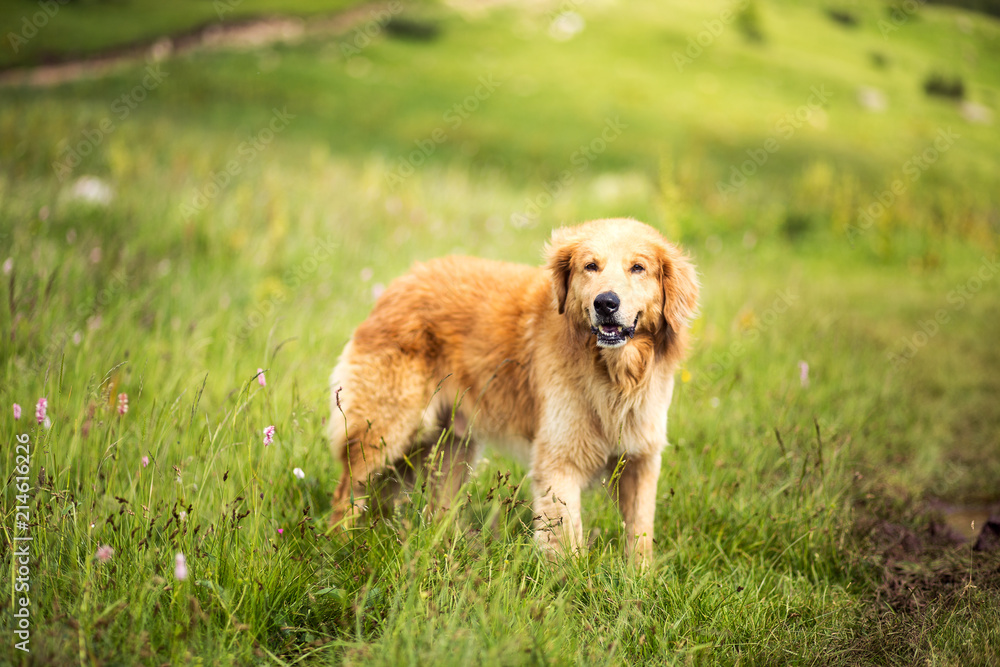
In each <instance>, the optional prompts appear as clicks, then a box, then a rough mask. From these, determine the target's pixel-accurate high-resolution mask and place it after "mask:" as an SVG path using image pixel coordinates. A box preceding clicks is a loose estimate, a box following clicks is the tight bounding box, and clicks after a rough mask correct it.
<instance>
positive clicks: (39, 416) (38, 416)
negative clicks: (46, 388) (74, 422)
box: [35, 398, 49, 424]
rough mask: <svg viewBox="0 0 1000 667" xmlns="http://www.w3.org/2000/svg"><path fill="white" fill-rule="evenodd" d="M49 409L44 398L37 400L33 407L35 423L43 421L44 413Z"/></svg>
mask: <svg viewBox="0 0 1000 667" xmlns="http://www.w3.org/2000/svg"><path fill="white" fill-rule="evenodd" d="M48 407H49V402H48V400H46V399H44V398H40V399H38V404H37V405H36V406H35V421H37V422H38V423H39V424H41V423H42V422H44V421H45V411H46V409H47V408H48Z"/></svg>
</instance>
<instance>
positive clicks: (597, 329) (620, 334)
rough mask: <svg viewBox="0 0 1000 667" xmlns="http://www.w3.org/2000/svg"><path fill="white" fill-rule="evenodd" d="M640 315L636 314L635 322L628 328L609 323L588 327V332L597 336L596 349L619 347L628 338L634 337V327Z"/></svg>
mask: <svg viewBox="0 0 1000 667" xmlns="http://www.w3.org/2000/svg"><path fill="white" fill-rule="evenodd" d="M640 314H641V313H636V316H635V321H634V322H632V326H630V327H626V326H623V325H621V324H618V323H616V322H610V321H609V322H602V323H601V324H598V325H597V326H592V327H590V332H591V333H592V334H595V335H596V336H597V347H621V346H622V345H624V344H625V343H626V342H627V341H628V339H629V338H632V337H633V336H635V327H636V325H637V324H638V323H639V315H640Z"/></svg>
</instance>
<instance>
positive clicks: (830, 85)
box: [0, 0, 1000, 665]
mask: <svg viewBox="0 0 1000 667" xmlns="http://www.w3.org/2000/svg"><path fill="white" fill-rule="evenodd" d="M246 2H247V4H246V6H245V7H243V9H242V10H241V11H245V12H246V13H255V12H260V13H268V12H272V11H277V9H276V8H275V5H274V4H273V3H267V2H264V1H263V0H262V1H261V2H257V1H256V0H254V1H253V2H252V1H251V0H246ZM195 4H196V3H192V4H191V5H190V8H188V9H185V10H184V12H181V11H180V10H178V13H177V14H176V15H174V16H173V17H172V18H170V19H169V20H167V19H161V18H157V14H156V13H155V12H154V13H152V14H149V13H146V14H143V16H145V17H146V18H145V19H143V20H144V21H147V22H148V24H143V23H142V21H138V20H136V21H132V22H131V23H130V25H131V26H132V27H133V29H134V30H135V34H134V36H128V39H129V40H131V39H145V38H150V39H152V38H153V36H155V35H156V34H166V33H169V32H171V31H173V30H179V29H188V28H190V27H191V26H193V25H196V24H197V23H198V22H199V21H202V20H206V19H205V18H204V16H207V19H208V20H210V19H211V18H212V15H213V14H214V11H213V12H208V11H207V10H206V6H208V5H198V6H197V7H196V6H195ZM300 4H301V6H299V5H294V6H291V7H290V8H288V9H287V10H286V11H296V12H301V13H304V14H311V13H314V12H317V11H320V10H321V9H325V10H331V9H339V8H341V7H344V6H347V5H348V4H351V3H346V2H340V3H326V4H322V5H321V4H320V3H311V2H308V3H307V2H303V3H300ZM142 5H143V3H133V4H132V5H129V7H130V8H129V9H127V11H126V12H125V14H126V16H127V12H128V11H136V12H138V13H142V12H141V10H142ZM841 6H843V7H844V8H845V9H844V11H845V12H847V13H848V14H849V15H850V16H851V17H853V20H854V24H845V23H844V22H843V21H842V20H835V19H834V18H833V17H832V16H831V13H830V10H829V8H828V7H827V6H826V5H824V4H822V3H813V2H809V3H791V2H785V1H783V0H769V1H767V2H753V3H737V4H736V5H731V4H729V3H715V2H713V3H707V4H706V3H700V2H675V3H674V2H672V3H669V5H664V3H661V2H655V1H652V0H648V1H647V0H638V1H636V2H633V3H629V4H628V5H627V6H625V5H622V4H613V3H604V2H592V3H591V2H587V3H583V2H580V3H570V4H567V3H563V5H561V6H560V5H556V4H552V5H547V4H538V5H536V4H533V3H499V4H498V5H496V6H493V7H489V8H487V9H482V8H480V7H479V6H478V5H476V4H474V3H461V2H454V3H450V4H438V3H420V4H414V5H406V6H405V8H404V9H403V10H401V11H399V12H394V13H392V21H391V22H389V23H386V20H385V12H384V11H383V12H382V13H381V14H378V15H377V16H379V17H382V18H379V19H377V20H376V18H372V19H369V20H367V21H365V20H362V21H361V22H360V23H359V24H358V26H356V28H360V29H361V32H360V33H359V32H358V31H357V30H355V29H349V30H347V31H345V32H342V33H339V34H335V35H325V36H317V35H313V36H309V37H308V38H306V39H304V40H303V41H300V42H296V43H284V44H282V43H279V44H272V45H268V46H261V47H257V48H253V49H239V48H223V49H219V50H205V51H201V52H196V53H191V54H186V55H183V56H179V57H167V58H165V59H163V60H160V61H155V62H154V61H149V62H144V61H140V62H135V63H132V64H130V65H125V66H122V67H120V68H118V69H116V70H115V71H114V72H112V73H110V74H108V75H106V76H102V77H99V78H83V79H81V80H78V81H75V82H70V83H66V84H63V85H60V86H58V87H54V88H29V87H16V86H13V87H12V86H7V87H4V88H3V89H0V255H2V256H0V262H3V264H2V272H3V273H2V281H0V284H2V288H0V289H2V291H3V297H4V298H3V303H4V307H2V308H0V332H2V334H3V335H2V336H0V378H2V381H0V425H2V433H3V438H4V442H5V443H10V444H9V445H5V447H4V456H3V465H4V468H3V470H4V478H5V480H7V484H6V488H5V491H4V495H3V497H2V505H0V514H2V517H3V524H2V525H3V532H4V538H5V544H6V545H8V548H7V549H5V550H4V553H3V564H2V575H0V576H2V586H0V590H2V591H3V593H2V595H3V604H4V607H5V609H9V610H11V613H5V614H4V623H3V633H4V638H3V641H2V642H0V663H4V664H17V665H50V664H79V665H118V664H121V665H131V664H143V665H162V664H179V665H188V664H190V665H200V664H220V665H245V664H278V665H293V664H295V665H325V664H385V665H398V664H435V665H438V664H440V665H450V664H457V665H469V664H491V665H492V664H504V665H508V664H509V665H520V664H525V665H528V664H540V665H544V664H558V665H563V664H594V665H602V664H607V665H618V664H647V663H648V664H664V663H667V664H823V665H828V664H835V665H854V664H892V665H912V664H917V663H925V664H934V665H954V664H962V665H979V664H982V665H990V664H997V662H998V660H1000V658H998V656H1000V634H998V633H997V628H998V627H1000V552H998V551H975V550H973V549H972V542H971V541H965V542H962V541H961V540H960V539H958V537H957V535H956V531H957V529H958V528H957V527H956V526H954V525H952V524H953V523H954V522H952V524H949V517H950V516H954V515H956V514H961V513H962V511H965V510H969V511H971V512H973V514H976V513H980V512H987V513H988V511H989V510H990V509H991V508H992V509H1000V508H997V505H998V503H1000V491H998V485H997V479H1000V401H998V400H997V397H998V394H1000V379H998V378H1000V351H998V348H997V346H996V343H995V338H996V333H997V331H998V325H1000V290H998V285H1000V265H998V264H997V262H998V227H1000V189H998V188H997V182H998V165H997V159H996V156H997V155H1000V134H998V133H997V131H996V126H995V125H994V124H992V122H993V121H992V120H991V119H990V116H989V114H988V113H987V115H986V118H985V122H982V121H983V117H982V112H981V111H980V112H979V114H980V115H979V116H978V117H977V119H978V120H977V119H973V120H970V116H969V113H970V112H969V107H968V106H963V104H965V105H968V104H971V103H974V104H975V105H976V106H975V108H976V109H985V110H987V111H989V110H994V111H993V113H994V114H995V110H996V109H998V108H1000V23H998V22H997V21H996V20H994V19H990V18H987V17H985V16H982V15H978V14H975V13H970V12H966V11H964V10H960V9H954V8H945V7H938V6H920V8H919V9H918V10H917V11H913V12H907V11H905V9H904V8H903V7H904V6H903V5H900V6H898V7H894V6H889V5H883V4H881V3H865V4H861V3H850V2H844V3H840V4H838V7H841ZM184 7H188V5H184ZM378 9H382V10H384V9H385V8H384V7H383V6H379V7H373V8H372V12H373V13H372V16H373V17H375V16H376V14H375V12H376V11H377V10H378ZM11 11H12V10H10V9H9V8H5V9H4V10H3V12H4V14H3V17H4V21H5V22H4V25H5V26H6V25H7V24H8V23H10V24H11V25H17V21H18V19H17V16H15V15H14V14H7V13H8V12H11ZM102 11H106V7H104V5H103V4H102V3H80V5H79V6H77V5H75V4H74V5H70V6H67V7H66V8H63V9H61V10H60V13H59V14H57V15H56V16H54V17H53V18H52V21H51V25H48V26H47V27H45V28H44V29H43V30H40V32H39V35H38V36H37V37H36V38H35V39H37V40H40V41H38V42H35V43H34V44H35V46H32V47H31V48H32V49H35V51H31V50H30V49H29V50H28V51H27V52H26V53H28V55H23V54H22V56H21V58H22V60H20V61H18V60H17V59H16V58H14V56H12V55H11V54H10V53H8V52H5V53H4V56H3V57H4V58H6V59H7V60H6V61H4V64H11V63H15V64H30V63H32V62H34V60H33V59H35V58H36V56H37V54H38V53H41V52H42V51H45V50H51V49H52V48H55V47H54V46H53V45H60V44H64V45H68V46H66V48H65V49H64V50H65V51H66V52H67V53H69V54H75V53H78V52H87V51H91V50H94V49H97V48H101V47H108V46H116V45H117V44H112V43H111V41H110V40H111V35H116V34H118V35H119V36H120V31H119V32H117V33H116V31H115V30H112V29H111V28H112V27H113V26H109V24H107V23H103V22H101V21H100V20H99V19H100V16H99V13H100V12H102ZM567 11H568V12H569V13H568V14H567V13H565V12H567ZM63 12H66V13H65V14H64V13H63ZM74 12H75V13H79V14H80V16H76V14H74ZM95 13H96V14H95ZM95 16H96V18H95ZM60 17H62V20H63V21H64V23H62V24H60V23H59V19H60ZM182 19H183V20H182ZM122 20H124V19H122ZM87 21H92V22H94V23H95V24H100V25H101V26H103V27H102V28H96V27H95V28H92V29H88V30H84V29H79V30H74V26H86V25H89V24H88V23H87ZM74 22H76V23H74ZM887 26H888V27H887ZM140 28H141V30H140ZM46 31H49V32H46ZM57 31H65V33H64V34H65V35H68V34H70V33H72V34H74V35H76V36H75V37H72V38H70V37H60V36H59V35H60V33H58V32H57ZM102 31H103V32H102ZM365 31H367V32H365ZM5 32H6V31H5ZM88 35H89V36H88ZM65 40H70V41H68V42H67V41H65ZM74 40H75V41H74ZM692 45H694V46H692ZM31 53H35V54H36V56H32V55H31ZM37 57H40V56H37ZM936 75H939V76H942V77H944V78H946V79H949V80H954V79H956V78H957V79H959V80H961V81H962V82H963V86H964V92H963V96H964V100H955V99H952V98H947V97H941V96H935V95H928V94H927V93H926V91H925V84H926V82H927V81H928V80H929V79H930V78H933V77H934V76H936ZM872 90H874V91H876V92H877V93H878V94H880V95H882V96H883V97H884V100H883V103H882V105H881V107H880V108H875V107H879V104H877V103H875V104H874V106H873V103H871V102H866V101H865V100H869V99H870V98H872V95H873V94H874V93H872V92H871V91H872ZM878 94H874V95H875V97H876V98H878ZM603 216H633V217H636V218H638V219H641V220H644V221H646V222H649V223H651V224H653V225H654V226H656V227H657V228H659V229H661V230H663V231H664V233H665V234H666V235H667V236H668V237H670V238H672V239H675V240H676V241H678V242H679V243H680V244H681V245H682V246H683V247H684V248H685V249H686V250H687V251H688V252H689V253H690V254H691V256H692V257H693V259H694V261H695V263H696V264H697V266H698V269H699V272H700V275H701V279H702V283H703V291H702V307H701V315H700V317H699V319H698V320H697V321H696V323H695V325H694V327H695V328H694V339H695V340H694V344H693V346H692V352H691V355H690V357H689V359H688V360H687V362H686V364H685V366H684V368H683V369H682V371H681V373H680V378H679V382H678V388H677V392H676V394H675V398H674V403H673V405H672V406H671V412H670V427H669V428H670V430H669V439H670V442H671V447H670V448H669V449H668V450H667V451H666V452H665V454H664V472H663V474H662V477H661V479H660V486H659V492H660V502H659V503H658V508H657V512H658V513H657V542H656V546H655V562H654V563H653V565H652V566H651V567H650V568H649V570H648V571H637V570H636V569H635V568H634V567H633V566H632V565H631V564H630V563H629V561H628V560H627V559H626V558H624V553H623V552H624V544H623V539H622V530H621V525H620V520H619V517H618V515H617V510H616V509H615V506H614V502H613V500H612V499H611V497H610V495H609V492H608V491H607V489H606V488H604V487H603V486H596V487H595V488H594V489H592V490H591V491H589V492H588V493H587V495H586V496H585V508H584V517H585V531H587V532H588V538H589V548H588V550H587V552H586V553H585V554H584V555H583V556H581V557H579V558H575V559H565V560H560V561H558V562H555V563H550V562H549V561H548V560H547V559H546V558H545V557H544V556H543V555H542V554H540V553H539V551H538V550H537V548H536V547H535V546H534V544H533V542H532V538H531V528H530V523H531V516H532V513H531V508H530V494H529V492H528V486H529V485H530V480H526V479H525V473H526V471H525V468H524V466H523V465H521V464H520V463H519V462H517V461H513V460H508V459H506V458H503V457H499V456H496V455H494V454H493V453H490V454H488V457H487V459H486V460H484V461H483V462H482V464H481V466H480V467H479V468H478V469H477V474H476V478H475V479H474V480H473V481H472V482H470V483H469V484H468V485H467V486H466V487H465V489H463V492H462V493H461V494H460V496H459V497H458V498H456V499H455V500H454V502H453V503H451V505H450V510H449V511H448V512H447V513H445V514H444V515H443V516H431V515H429V514H428V513H426V512H425V511H424V507H425V500H424V499H423V498H422V496H421V494H420V492H419V490H417V491H415V492H414V493H412V494H411V496H410V498H409V502H407V503H402V504H400V505H398V506H397V508H396V509H395V511H393V512H389V513H387V514H385V515H383V516H379V517H377V518H373V519H372V521H371V522H370V523H369V524H366V525H364V526H362V527H359V528H356V529H354V530H351V531H348V532H341V531H331V530H329V529H328V525H327V517H328V514H329V502H330V496H331V494H332V492H333V490H334V488H335V484H336V480H337V478H338V475H339V472H340V471H339V464H338V463H337V462H336V461H334V460H333V459H332V457H331V456H330V454H329V449H328V447H327V444H326V438H325V435H324V434H325V432H326V421H327V420H328V419H329V418H330V396H329V389H328V387H327V384H326V383H327V379H328V376H329V372H330V370H331V368H332V366H333V364H334V362H335V360H336V356H337V355H338V354H339V352H340V350H341V348H342V347H343V345H344V343H345V342H346V341H347V340H348V338H349V336H350V334H351V331H352V330H353V328H354V327H355V326H356V325H357V324H358V323H359V322H361V321H362V319H364V317H365V316H366V315H367V313H368V311H369V310H370V308H371V307H372V305H373V303H374V299H375V297H376V295H377V294H378V293H379V291H380V290H381V289H382V287H383V286H384V285H386V284H388V283H389V282H390V281H391V280H392V279H393V278H394V277H396V276H398V275H400V274H402V273H403V272H405V271H406V269H407V268H408V267H409V266H410V265H411V264H412V263H413V262H415V261H421V260H425V259H429V258H432V257H435V256H440V255H444V254H449V253H462V254H470V255H477V256H483V257H491V258H496V259H503V260H509V261H517V262H523V263H531V264H536V263H540V261H541V249H542V246H543V244H544V242H545V240H546V239H547V238H548V236H549V234H550V231H551V229H552V228H554V227H558V226H560V225H563V224H573V223H575V222H579V221H583V220H587V219H593V218H598V217H603ZM262 380H263V381H262ZM123 395H124V396H127V399H123V398H122V396H123ZM41 398H45V399H46V405H45V414H44V417H42V419H41V420H39V419H36V408H37V404H38V401H39V399H41ZM126 400H127V409H126V407H125V406H126V403H125V401H126ZM14 404H18V405H19V406H20V409H21V414H20V418H19V419H15V415H14V410H13V405H14ZM37 416H39V417H41V415H40V414H38V415H37ZM269 426H273V427H274V436H273V442H270V443H269V444H266V443H265V440H266V438H265V434H264V431H265V429H266V428H267V427H269ZM19 436H20V437H21V439H22V440H27V443H26V445H25V446H26V448H27V449H28V451H29V452H30V463H27V464H23V462H22V461H20V460H18V458H17V456H18V455H22V456H23V455H24V451H23V450H21V451H18V450H17V448H16V444H17V442H16V440H17V439H18V437H19ZM25 468H26V469H25ZM22 477H23V478H27V479H26V480H20V479H19V478H22ZM22 508H27V509H26V510H25V509H22ZM19 512H22V513H26V514H27V515H28V518H27V521H26V522H25V523H26V524H27V525H26V526H24V527H18V525H17V522H18V521H20V520H21V518H19V517H18V513H19ZM976 515H977V516H978V514H976ZM980 522H981V521H980ZM970 528H971V527H970ZM977 528H981V525H979V526H977ZM975 532H978V531H975ZM16 536H22V537H23V536H30V537H31V538H32V540H31V541H30V542H23V541H22V542H15V541H14V538H15V537H16ZM25 544H27V545H28V547H27V548H28V549H29V552H30V556H29V558H28V565H26V566H25V567H27V573H24V572H20V571H19V567H20V566H21V563H20V561H19V560H18V558H19V556H18V555H17V554H18V552H16V551H15V550H16V549H21V548H24V545H25ZM105 547H110V550H108V549H106V548H105ZM177 554H183V557H184V563H183V568H179V567H178V565H179V564H178V561H177ZM179 569H180V570H181V571H180V572H178V570H179ZM178 574H182V575H186V576H183V577H178ZM19 583H25V584H27V585H28V586H29V587H30V590H29V591H27V593H28V597H29V598H30V604H28V605H21V603H20V602H19V599H20V598H21V597H22V596H23V595H24V594H25V593H26V591H24V590H21V591H19V590H18V585H19ZM21 608H27V609H28V612H27V613H28V618H29V630H30V633H29V638H30V644H29V646H30V653H27V652H24V651H22V650H18V649H17V648H16V647H15V644H16V643H17V642H19V641H22V640H23V638H18V637H17V635H16V634H15V631H16V630H17V629H18V627H19V625H18V623H19V618H18V617H16V616H15V610H18V609H21Z"/></svg>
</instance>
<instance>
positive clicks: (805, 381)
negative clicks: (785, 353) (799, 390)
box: [799, 361, 809, 387]
mask: <svg viewBox="0 0 1000 667" xmlns="http://www.w3.org/2000/svg"><path fill="white" fill-rule="evenodd" d="M799 384H801V385H802V386H803V387H808V386H809V364H807V363H806V362H804V361H800V362H799Z"/></svg>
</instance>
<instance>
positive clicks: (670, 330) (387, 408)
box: [331, 219, 698, 557]
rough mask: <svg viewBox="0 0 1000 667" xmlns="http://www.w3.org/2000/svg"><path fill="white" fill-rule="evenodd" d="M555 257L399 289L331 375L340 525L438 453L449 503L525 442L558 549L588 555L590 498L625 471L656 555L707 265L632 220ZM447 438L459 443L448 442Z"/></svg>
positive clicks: (562, 247) (563, 237)
mask: <svg viewBox="0 0 1000 667" xmlns="http://www.w3.org/2000/svg"><path fill="white" fill-rule="evenodd" d="M546 254H547V260H548V261H547V266H545V267H544V268H535V267H529V266H520V265H515V264H507V263H502V262H496V261H490V260H484V259H475V258H468V257H447V258H444V259H438V260H434V261H431V262H428V263H426V264H418V265H416V266H415V267H414V268H413V270H412V271H411V272H410V273H409V274H407V275H405V276H403V277H401V278H399V279H397V280H396V281H394V282H393V283H392V284H391V285H390V286H389V287H388V288H387V289H386V290H385V293H384V294H383V295H382V296H381V297H380V298H379V299H378V302H377V303H376V304H375V308H374V310H373V311H372V313H371V315H370V316H369V317H368V319H367V320H365V321H364V322H363V323H362V324H361V325H360V326H359V327H358V328H357V330H356V331H355V332H354V335H353V336H352V338H351V340H350V341H349V342H348V343H347V345H346V346H345V348H344V351H343V353H342V355H341V357H340V360H339V362H338V363H337V366H336V368H334V371H333V374H332V376H331V411H332V418H331V425H332V429H331V436H332V442H333V450H334V453H335V455H336V456H338V457H340V459H341V461H342V463H343V475H342V478H341V481H340V484H339V486H338V488H337V490H336V492H335V494H334V497H333V506H334V514H333V517H332V520H333V521H334V522H337V521H339V520H340V519H341V518H342V517H344V516H345V515H353V514H356V513H357V512H359V511H361V510H363V509H364V507H365V491H366V486H365V485H366V482H367V481H368V480H369V479H370V478H371V476H372V475H373V474H376V473H379V472H382V471H384V470H385V469H387V468H388V467H390V466H393V465H396V464H398V463H399V462H400V461H401V460H403V459H404V457H405V459H406V460H407V462H410V461H412V460H415V459H417V458H419V456H418V454H419V453H420V452H424V453H425V454H426V451H427V449H428V447H427V443H437V444H435V447H434V448H435V451H439V450H440V448H441V447H445V448H446V449H447V452H446V456H444V457H443V458H444V459H445V460H446V461H447V463H448V464H449V465H448V468H447V470H446V471H445V472H444V474H443V475H442V474H440V473H439V475H438V477H437V479H438V485H439V489H438V491H439V493H440V494H443V495H445V496H447V494H453V493H454V492H456V491H457V490H458V486H459V485H460V484H461V482H462V479H463V478H464V472H465V470H467V469H468V468H469V464H471V463H473V462H474V461H475V459H476V458H477V456H478V452H479V446H478V443H479V442H480V440H481V439H482V438H486V439H490V440H500V441H501V442H503V441H507V442H515V443H516V442H520V443H521V444H522V446H523V447H522V450H523V451H524V452H526V453H527V455H528V458H529V459H530V466H531V478H532V485H533V489H534V496H535V514H536V529H537V532H536V536H537V538H538V539H539V542H540V543H541V544H542V545H543V546H546V547H550V548H555V547H558V546H560V545H562V546H564V547H568V548H569V549H577V548H579V547H580V546H581V543H582V539H583V529H582V523H581V517H580V492H581V489H583V488H584V487H585V486H586V485H587V484H588V483H590V482H591V481H592V480H594V479H595V478H597V477H599V476H600V474H601V473H602V472H604V471H606V470H608V469H614V468H615V467H616V466H619V464H620V463H621V462H624V465H623V466H620V477H619V479H618V483H617V489H616V490H617V499H618V504H619V507H620V509H621V512H622V515H623V518H624V521H625V526H626V534H627V538H628V543H629V547H630V548H631V549H632V550H633V551H634V552H636V553H637V554H639V555H640V556H642V557H647V556H649V555H650V552H651V547H652V537H653V512H654V509H655V498H656V482H657V478H658V477H659V472H660V455H661V451H662V450H663V448H664V447H665V446H666V444H667V408H668V406H669V405H670V399H671V394H672V393H673V387H674V379H673V376H674V371H675V370H676V368H677V366H678V363H679V362H680V360H681V358H682V356H683V354H684V351H685V347H686V343H687V335H688V327H689V323H690V321H691V319H692V317H693V316H694V314H695V309H696V303H697V297H698V281H697V277H696V275H695V271H694V268H693V267H692V265H691V264H690V262H689V261H688V260H687V258H685V257H684V255H682V253H681V252H680V251H679V250H678V249H677V248H676V247H675V246H674V245H673V244H671V243H669V242H668V241H667V240H666V239H664V238H663V237H662V236H661V235H660V234H659V233H658V232H657V231H655V230H654V229H653V228H651V227H649V226H647V225H645V224H642V223H640V222H636V221H634V220H626V219H614V220H597V221H594V222H589V223H586V224H583V225H580V226H578V227H572V228H563V229H559V230H556V231H554V232H553V234H552V240H551V242H550V243H549V245H548V247H547V248H546ZM609 292H611V293H614V294H615V295H617V298H618V299H619V300H620V305H619V306H618V310H617V312H616V313H615V314H614V317H616V318H618V320H616V322H617V324H616V323H614V322H613V323H611V324H608V323H605V324H604V325H603V326H601V327H600V331H601V332H604V335H603V336H598V335H597V332H598V327H597V326H596V325H597V324H598V320H599V319H600V317H601V316H599V315H598V314H595V313H596V312H597V311H595V308H596V306H595V298H596V297H597V296H598V295H600V294H607V293H609ZM601 321H603V320H601ZM630 323H633V324H634V329H630V328H629V326H628V325H629V324H630ZM629 334H631V337H630V336H629ZM599 341H600V342H601V343H602V345H603V346H599V345H598V342H599ZM622 341H624V342H622ZM442 430H444V431H445V432H447V433H449V434H451V435H452V436H453V437H450V438H439V437H438V434H440V433H441V432H442Z"/></svg>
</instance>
